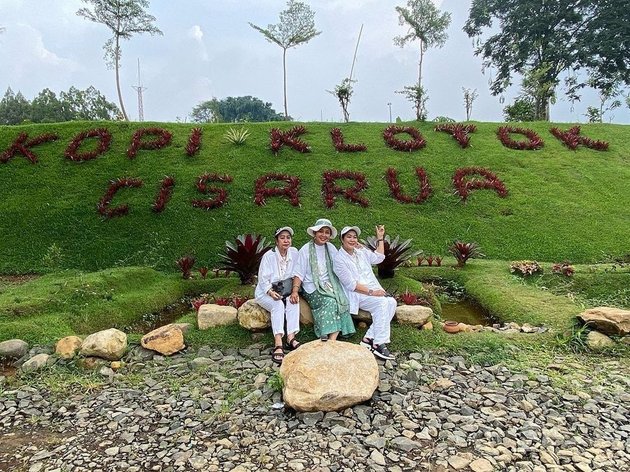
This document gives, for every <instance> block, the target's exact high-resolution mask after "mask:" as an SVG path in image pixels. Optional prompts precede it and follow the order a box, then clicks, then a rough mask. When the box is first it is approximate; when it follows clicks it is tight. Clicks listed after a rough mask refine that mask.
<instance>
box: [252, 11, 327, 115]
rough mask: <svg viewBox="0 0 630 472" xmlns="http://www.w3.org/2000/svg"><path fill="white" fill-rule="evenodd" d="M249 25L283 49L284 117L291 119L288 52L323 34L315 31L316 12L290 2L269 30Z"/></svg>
mask: <svg viewBox="0 0 630 472" xmlns="http://www.w3.org/2000/svg"><path fill="white" fill-rule="evenodd" d="M249 25H250V26H251V27H252V28H254V29H255V30H256V31H258V32H260V33H261V34H262V35H263V36H264V37H265V39H266V40H267V41H269V42H270V43H274V44H277V45H278V46H280V47H281V48H282V72H283V84H284V117H285V119H289V110H288V107H287V50H289V49H291V48H294V47H296V46H299V45H300V44H304V43H308V42H309V41H310V40H311V39H313V38H314V37H315V36H317V35H318V34H320V33H321V31H317V30H316V29H315V12H314V11H313V10H311V7H309V6H308V5H307V4H306V3H303V2H297V1H295V0H289V1H288V2H287V9H286V10H283V11H281V12H280V22H279V23H277V24H275V25H267V28H262V27H260V26H256V25H255V24H253V23H249Z"/></svg>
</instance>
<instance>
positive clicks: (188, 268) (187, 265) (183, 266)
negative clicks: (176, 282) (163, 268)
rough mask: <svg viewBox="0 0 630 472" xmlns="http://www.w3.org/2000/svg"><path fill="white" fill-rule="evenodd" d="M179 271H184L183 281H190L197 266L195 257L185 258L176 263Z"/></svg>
mask: <svg viewBox="0 0 630 472" xmlns="http://www.w3.org/2000/svg"><path fill="white" fill-rule="evenodd" d="M175 263H176V264H177V267H179V270H181V271H182V279H190V278H191V277H192V273H191V272H192V268H193V266H194V265H195V258H194V257H193V256H183V257H180V258H179V259H177V261H175Z"/></svg>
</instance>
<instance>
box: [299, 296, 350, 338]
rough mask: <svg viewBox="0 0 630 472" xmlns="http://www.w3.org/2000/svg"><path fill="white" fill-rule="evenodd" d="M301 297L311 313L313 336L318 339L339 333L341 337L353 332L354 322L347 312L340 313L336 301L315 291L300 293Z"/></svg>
mask: <svg viewBox="0 0 630 472" xmlns="http://www.w3.org/2000/svg"><path fill="white" fill-rule="evenodd" d="M302 296H303V297H304V300H306V303H308V306H309V307H311V311H312V312H313V322H314V324H315V326H314V327H315V335H316V336H317V337H318V338H319V337H322V336H325V335H327V334H330V333H336V332H337V331H340V332H341V334H342V335H343V336H348V335H350V334H353V333H354V332H355V329H354V322H353V321H352V316H350V312H349V311H345V312H342V311H341V309H340V307H339V304H338V303H337V300H335V299H334V298H333V297H332V296H326V295H322V294H321V293H319V292H318V291H317V290H315V291H314V292H313V293H306V292H304V291H303V292H302Z"/></svg>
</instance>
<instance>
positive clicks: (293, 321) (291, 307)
mask: <svg viewBox="0 0 630 472" xmlns="http://www.w3.org/2000/svg"><path fill="white" fill-rule="evenodd" d="M285 317H286V320H287V344H288V345H289V346H290V347H291V349H297V348H298V347H299V346H300V343H299V342H298V341H297V339H295V335H296V334H297V333H299V332H300V304H299V303H296V304H293V303H291V302H290V301H289V300H287V301H286V308H285Z"/></svg>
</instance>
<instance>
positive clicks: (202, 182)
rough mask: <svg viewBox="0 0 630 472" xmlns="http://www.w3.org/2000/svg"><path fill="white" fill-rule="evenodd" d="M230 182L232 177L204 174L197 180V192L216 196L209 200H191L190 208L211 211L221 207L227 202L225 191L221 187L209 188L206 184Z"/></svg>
mask: <svg viewBox="0 0 630 472" xmlns="http://www.w3.org/2000/svg"><path fill="white" fill-rule="evenodd" d="M232 180H234V179H233V178H232V176H230V175H227V174H215V173H212V174H210V173H208V172H206V173H205V174H203V175H201V176H200V177H199V179H198V180H197V184H196V185H197V190H199V191H200V192H201V193H203V194H204V195H207V194H209V193H214V194H216V197H215V198H213V199H211V200H200V199H198V200H197V199H196V200H193V201H192V206H193V207H195V208H202V209H204V210H212V209H213V208H219V207H222V206H223V205H225V203H226V201H227V195H228V192H227V190H226V189H224V188H221V187H209V186H208V182H222V183H230V182H232Z"/></svg>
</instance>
